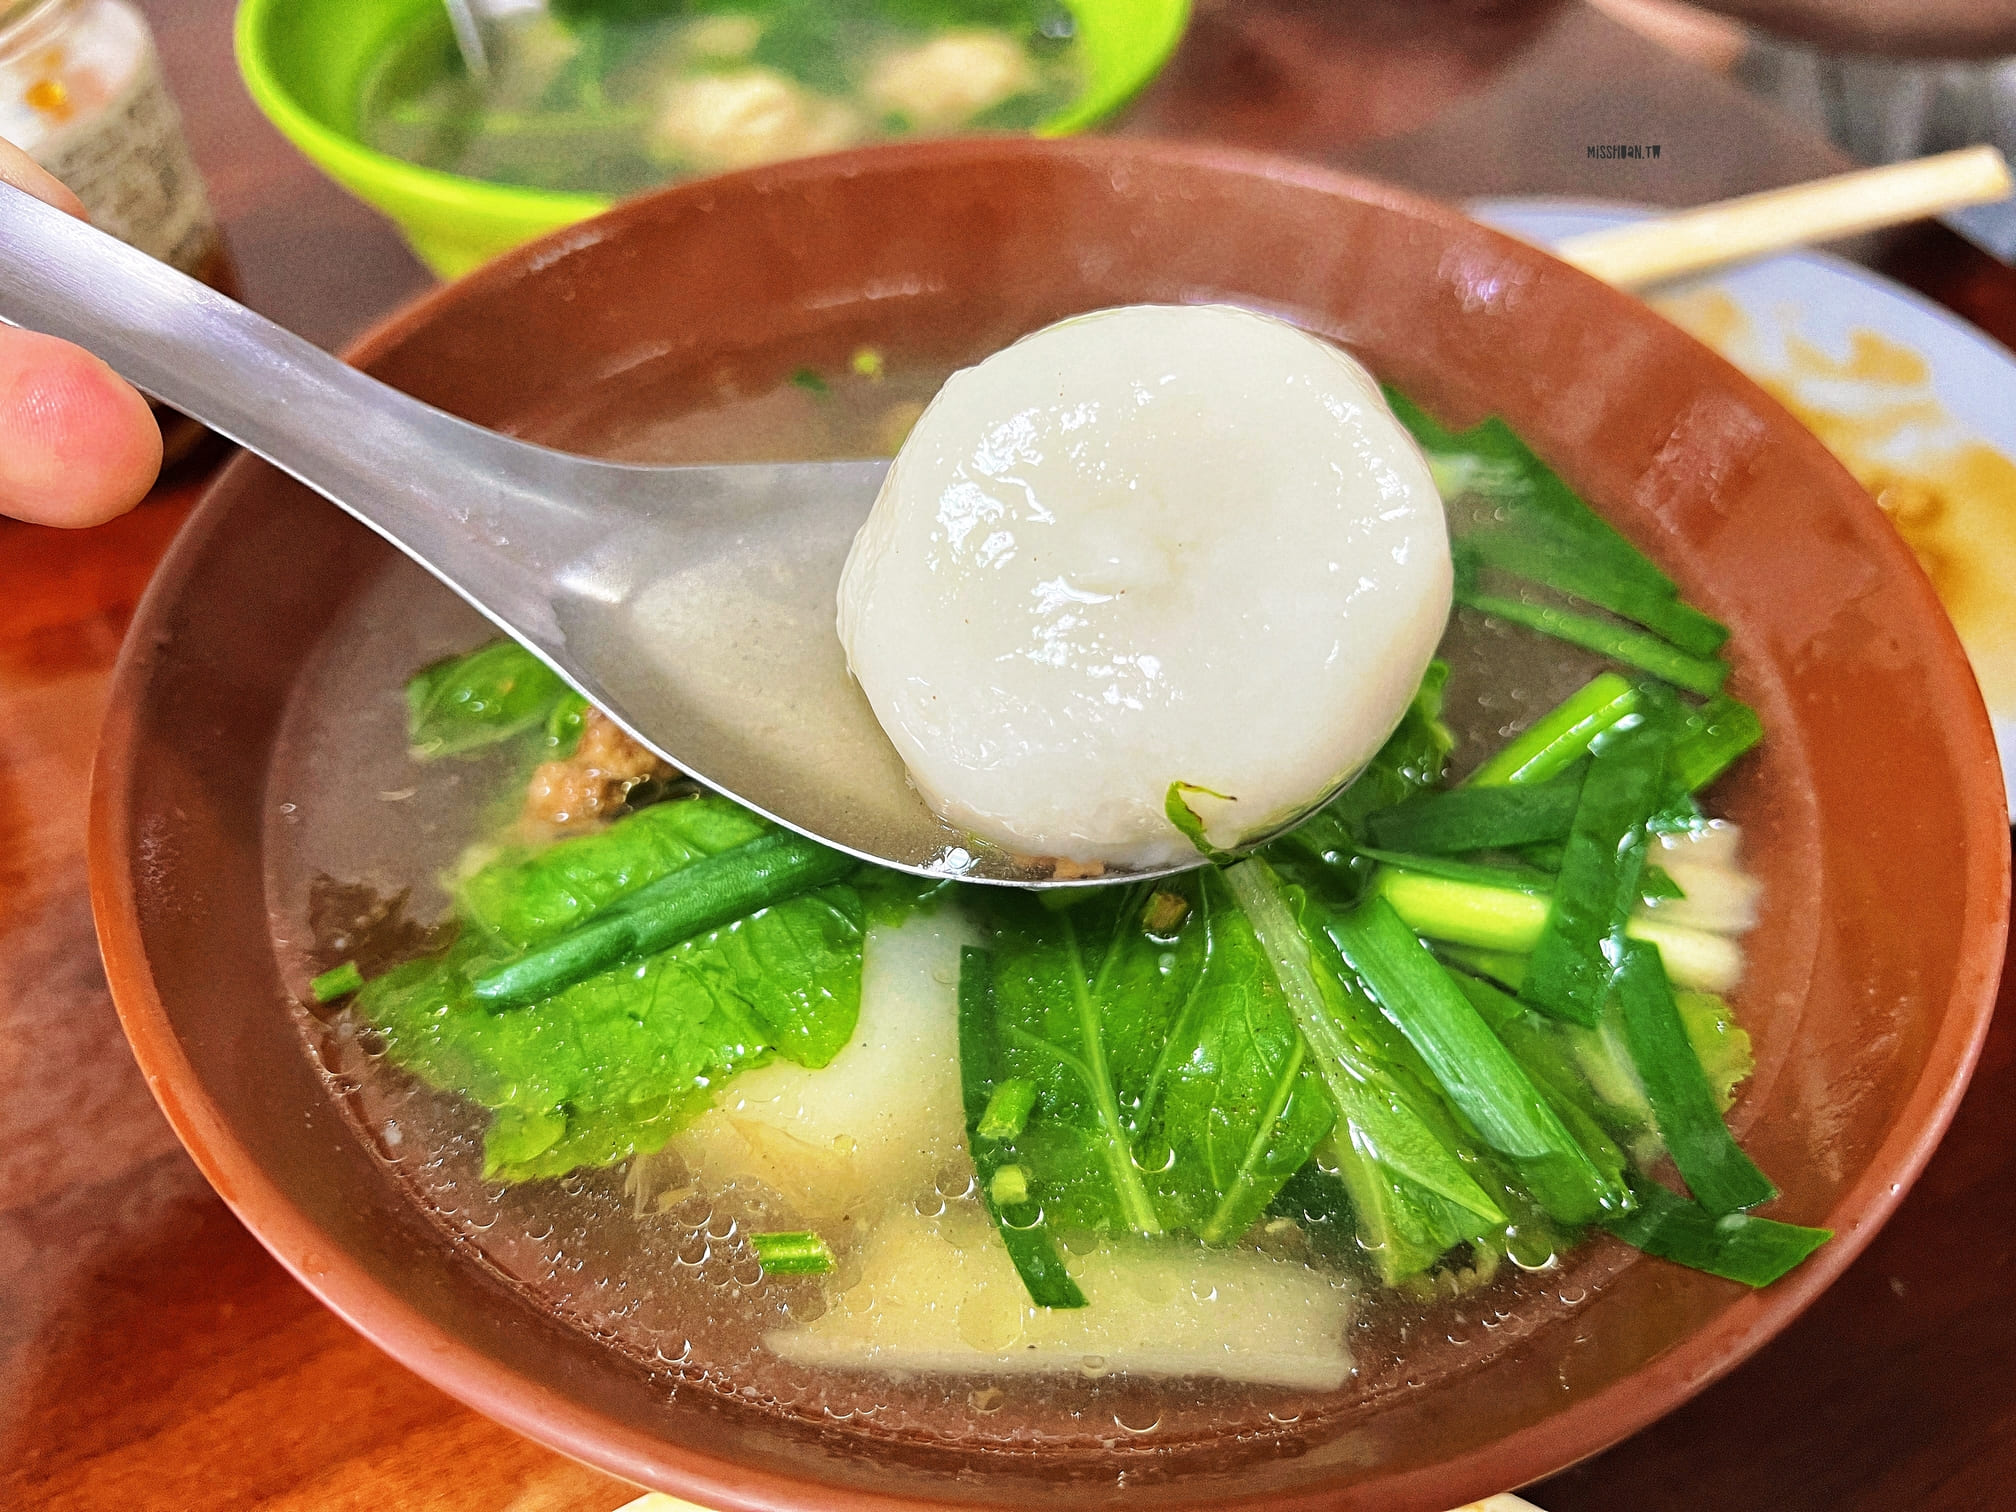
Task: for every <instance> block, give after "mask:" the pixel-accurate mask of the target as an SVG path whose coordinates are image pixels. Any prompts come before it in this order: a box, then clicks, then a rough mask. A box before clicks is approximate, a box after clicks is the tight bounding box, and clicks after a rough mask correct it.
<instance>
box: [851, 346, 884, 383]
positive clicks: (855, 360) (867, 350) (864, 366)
mask: <svg viewBox="0 0 2016 1512" xmlns="http://www.w3.org/2000/svg"><path fill="white" fill-rule="evenodd" d="M847 366H849V367H850V368H852V369H853V370H854V371H855V372H856V373H857V374H859V375H860V376H861V377H863V378H880V377H881V376H882V368H883V363H882V354H881V353H880V352H878V351H876V350H875V348H873V347H862V348H860V349H859V350H857V351H856V352H855V353H854V355H853V357H852V358H850V359H849V360H848V363H847Z"/></svg>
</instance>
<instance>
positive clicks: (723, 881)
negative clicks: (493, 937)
mask: <svg viewBox="0 0 2016 1512" xmlns="http://www.w3.org/2000/svg"><path fill="white" fill-rule="evenodd" d="M857 865H859V863H858V862H856V861H855V860H854V858H853V857H852V856H849V855H846V854H844V853H843V852H840V851H836V850H829V849H828V848H827V847H826V846H823V845H821V844H819V843H818V842H817V841H816V840H808V839H806V838H805V837H804V836H803V835H798V834H793V833H791V832H789V831H780V832H778V833H776V834H771V835H764V836H762V837H761V838H759V839H756V840H751V841H750V842H749V843H748V844H746V845H739V846H737V847H735V849H733V850H727V851H723V852H721V853H720V854H719V855H715V856H708V857H706V858H705V859H703V860H700V861H696V862H694V863H693V864H692V865H691V866H687V867H682V868H681V869H680V870H678V871H675V872H672V873H670V874H669V875H667V876H664V877H660V878H659V879H658V880H657V881H656V882H653V883H651V884H650V885H649V886H646V887H640V888H639V889H637V891H635V892H633V893H630V894H629V895H627V896H626V897H624V898H622V899H621V900H620V901H618V902H616V903H614V904H612V905H611V906H610V907H608V908H605V909H603V910H602V911H601V912H600V913H598V914H595V915H593V916H592V917H590V918H589V919H588V920H587V921H586V922H585V923H583V924H580V925H578V926H577V927H575V928H573V929H570V930H568V931H567V933H565V934H563V935H561V936H560V937H559V938H558V939H556V940H554V941H552V942H551V943H550V944H547V945H544V946H542V947H540V948H539V949H538V950H535V951H532V952H530V953H529V954H527V955H523V956H520V957H519V958H518V959H517V960H515V961H510V962H507V963H506V964H504V965H502V966H499V967H497V968H495V969H494V970H491V971H488V972H485V973H484V974H483V975H482V976H479V977H477V978H476V981H475V983H474V986H473V989H472V990H473V991H474V994H475V997H476V1000H477V1001H478V1002H480V1003H483V1004H485V1005H486V1006H488V1007H491V1008H516V1007H520V1006H522V1005H523V1004H526V1003H535V1002H538V1001H539V1000H540V999H541V998H547V997H551V996H552V995H553V994H554V993H556V992H559V991H560V990H561V989H563V988H566V987H571V986H573V985H574V983H576V982H580V981H585V980H586V979H587V978H589V977H591V976H593V975H595V973H597V972H598V971H602V970H604V969H606V968H607V967H610V966H614V965H615V964H617V963H618V962H619V961H623V960H625V959H629V958H634V957H639V956H647V955H655V954H656V953H657V952H659V951H661V950H669V949H670V948H671V947H672V946H674V945H677V944H678V943H679V942H680V941H682V940H689V939H691V938H693V936H695V935H698V934H704V933H706V932H707V931H708V930H710V929H716V928H719V927H720V926H721V925H723V924H727V923H730V922H731V921H733V920H735V919H740V918H744V917H746V916H747V915H749V914H752V913H755V912H756V911H757V910H758V909H761V908H767V907H768V906H770V905H771V904H773V903H780V902H782V901H783V900H784V899H786V898H789V897H795V896H796V895H797V894H799V893H802V892H809V891H810V890H811V889H813V888H815V887H821V886H824V885H825V884H826V883H828V882H837V881H839V880H840V879H841V878H842V877H844V876H846V875H847V874H848V873H849V872H850V871H852V870H854V868H855V867H856V866H857Z"/></svg>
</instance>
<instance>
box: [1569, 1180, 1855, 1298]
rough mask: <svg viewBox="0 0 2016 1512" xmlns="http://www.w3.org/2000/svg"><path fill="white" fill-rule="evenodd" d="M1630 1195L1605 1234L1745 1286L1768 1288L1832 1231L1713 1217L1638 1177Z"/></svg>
mask: <svg viewBox="0 0 2016 1512" xmlns="http://www.w3.org/2000/svg"><path fill="white" fill-rule="evenodd" d="M1632 1195H1633V1196H1634V1197H1635V1198H1636V1199H1637V1205H1636V1207H1634V1208H1633V1210H1632V1211H1631V1212H1629V1213H1626V1214H1624V1215H1623V1216H1621V1217H1618V1218H1613V1219H1611V1220H1609V1221H1608V1222H1607V1223H1606V1224H1605V1227H1607V1228H1608V1229H1609V1230H1610V1232H1611V1233H1613V1234H1615V1235H1616V1236H1617V1237H1618V1238H1620V1239H1622V1240H1624V1242H1625V1243H1627V1244H1630V1245H1634V1246H1636V1247H1637V1248H1638V1249H1641V1250H1644V1251H1645V1252H1646V1253H1647V1254H1648V1255H1658V1256H1660V1257H1662V1258H1663V1259H1667V1260H1673V1261H1677V1262H1678V1263H1679V1264H1681V1265H1685V1266H1689V1267H1691V1268H1692V1269H1694V1270H1698V1271H1707V1272H1708V1273H1709V1274H1710V1275H1715V1276H1726V1277H1728V1279H1730V1280H1731V1281H1741V1282H1742V1283H1743V1284H1744V1285H1745V1286H1769V1285H1770V1284H1771V1283H1772V1282H1773V1281H1776V1280H1777V1279H1778V1278H1779V1277H1780V1276H1783V1275H1784V1274H1785V1273H1786V1272H1788V1271H1790V1270H1792V1269H1793V1268H1794V1267H1795V1266H1797V1265H1798V1264H1799V1262H1800V1261H1802V1260H1804V1259H1805V1258H1806V1257H1807V1256H1808V1255H1810V1254H1812V1253H1813V1251H1815V1250H1817V1249H1818V1248H1820V1246H1821V1245H1823V1244H1825V1243H1826V1242H1827V1241H1828V1240H1829V1239H1832V1238H1833V1237H1834V1232H1833V1230H1832V1229H1823V1228H1803V1227H1801V1226H1800V1225H1798V1224H1794V1223H1779V1222H1777V1221H1776V1220H1774V1219H1770V1218H1758V1217H1754V1216H1752V1215H1751V1214H1749V1213H1724V1214H1721V1215H1719V1216H1718V1215H1717V1214H1714V1213H1711V1212H1709V1211H1708V1210H1707V1209H1706V1208H1704V1207H1702V1206H1701V1205H1700V1204H1699V1203H1694V1202H1689V1201H1687V1199H1686V1198H1684V1197H1676V1196H1675V1195H1674V1194H1673V1193H1671V1192H1669V1191H1667V1190H1666V1188H1664V1187H1663V1186H1660V1185H1659V1184H1658V1183H1657V1182H1656V1181H1648V1180H1644V1179H1642V1178H1641V1179H1639V1180H1636V1181H1634V1182H1633V1183H1632Z"/></svg>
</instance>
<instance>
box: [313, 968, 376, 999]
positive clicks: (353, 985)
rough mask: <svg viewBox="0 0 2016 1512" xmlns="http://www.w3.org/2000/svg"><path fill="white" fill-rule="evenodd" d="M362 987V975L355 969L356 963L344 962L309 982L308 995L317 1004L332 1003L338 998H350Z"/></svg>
mask: <svg viewBox="0 0 2016 1512" xmlns="http://www.w3.org/2000/svg"><path fill="white" fill-rule="evenodd" d="M363 985H364V973H363V972H361V971H359V970H358V969H357V963H356V962H355V961H345V962H344V963H343V964H342V965H341V966H336V967H332V968H331V969H330V970H328V971H325V972H323V973H322V975H320V976H318V977H317V978H315V980H314V981H312V982H310V983H309V984H308V995H309V996H310V997H312V998H314V999H315V1001H316V1002H318V1003H333V1002H335V1001H336V999H338V998H340V997H348V996H350V994H351V993H353V992H355V991H357V990H358V989H359V988H361V987H362V986H363Z"/></svg>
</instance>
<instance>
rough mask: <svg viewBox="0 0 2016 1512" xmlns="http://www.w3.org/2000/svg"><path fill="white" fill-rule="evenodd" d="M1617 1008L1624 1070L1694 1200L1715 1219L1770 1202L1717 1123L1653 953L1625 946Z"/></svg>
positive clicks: (1772, 1193) (1718, 1112) (1767, 1187)
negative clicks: (1627, 1060) (1636, 1084)
mask: <svg viewBox="0 0 2016 1512" xmlns="http://www.w3.org/2000/svg"><path fill="white" fill-rule="evenodd" d="M1617 1001H1618V1006H1619V1007H1620V1008H1621V1009H1622V1010H1623V1018H1624V1043H1625V1047H1626V1048H1627V1049H1628V1050H1629V1051H1630V1054H1631V1064H1632V1066H1633V1067H1634V1068H1635V1069H1636V1070H1637V1072H1638V1080H1639V1081H1640V1082H1641V1083H1643V1084H1644V1087H1645V1097H1646V1100H1647V1101H1648V1102H1650V1103H1651V1104H1652V1117H1653V1120H1654V1121H1655V1122H1656V1123H1657V1124H1658V1126H1659V1135H1660V1138H1661V1139H1663V1140H1664V1141H1665V1144H1666V1149H1667V1153H1669V1154H1670V1155H1672V1157H1673V1164H1674V1165H1676V1166H1678V1167H1679V1169H1680V1175H1681V1178H1682V1179H1683V1180H1684V1181H1685V1182H1686V1183H1687V1189H1688V1191H1690V1192H1692V1193H1693V1194H1694V1200H1695V1201H1696V1202H1697V1203H1699V1204H1700V1205H1701V1206H1702V1207H1703V1208H1704V1209H1706V1210H1707V1211H1708V1212H1710V1213H1714V1214H1717V1215H1720V1214H1723V1213H1734V1212H1738V1211H1740V1210H1741V1209H1743V1208H1752V1207H1755V1206H1757V1204H1758V1203H1760V1202H1769V1201H1770V1200H1771V1199H1772V1198H1773V1197H1776V1196H1777V1195H1778V1189H1777V1188H1776V1187H1774V1186H1773V1185H1772V1184H1771V1182H1770V1180H1769V1178H1767V1177H1766V1176H1765V1174H1764V1173H1763V1172H1762V1171H1760V1170H1758V1169H1757V1167H1756V1165H1755V1163H1754V1162H1752V1160H1751V1159H1750V1157H1749V1156H1748V1155H1745V1154H1744V1153H1743V1151H1742V1150H1741V1149H1739V1148H1738V1147H1737V1144H1736V1141H1735V1139H1734V1138H1733V1137H1731V1135H1730V1133H1729V1126H1728V1125H1727V1124H1726V1123H1724V1122H1723V1121H1722V1109H1721V1107H1720V1104H1719V1102H1718V1100H1717V1098H1716V1096H1715V1089H1714V1088H1713V1087H1711V1086H1710V1085H1709V1084H1708V1073H1707V1072H1705V1071H1703V1070H1702V1069H1701V1059H1700V1057H1699V1056H1698V1055H1696V1054H1695V1053H1694V1046H1693V1044H1692V1043H1691V1042H1690V1041H1689V1040H1688V1038H1687V1029H1686V1026H1685V1025H1684V1024H1683V1023H1682V1022H1681V1019H1680V1009H1679V1007H1678V1006H1677V1005H1676V1004H1675V1003H1674V1001H1673V990H1672V988H1671V987H1669V986H1668V985H1667V982H1666V972H1665V970H1664V968H1663V967H1662V966H1661V965H1660V964H1659V952H1658V951H1657V950H1656V949H1655V948H1654V947H1652V946H1650V945H1647V944H1644V943H1643V942H1642V941H1637V940H1633V941H1629V942H1627V943H1626V944H1625V946H1624V948H1623V960H1622V961H1621V962H1620V964H1619V966H1618V970H1617Z"/></svg>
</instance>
